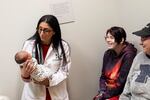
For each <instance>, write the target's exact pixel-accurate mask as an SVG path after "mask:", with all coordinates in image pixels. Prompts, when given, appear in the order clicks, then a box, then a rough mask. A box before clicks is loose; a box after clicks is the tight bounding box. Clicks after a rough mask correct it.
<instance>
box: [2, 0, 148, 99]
mask: <svg viewBox="0 0 150 100" xmlns="http://www.w3.org/2000/svg"><path fill="white" fill-rule="evenodd" d="M72 3H73V9H74V15H75V20H76V21H75V22H74V23H69V24H63V25H61V29H62V35H63V38H64V39H65V40H67V41H68V42H69V43H70V46H71V49H72V67H71V70H70V77H69V81H68V83H69V84H68V86H69V87H68V88H69V93H70V98H71V100H92V97H93V96H94V95H95V94H96V93H97V90H98V80H99V74H100V70H101V65H102V57H103V53H104V51H105V50H106V49H107V47H106V44H105V41H104V35H105V32H106V30H107V29H108V28H110V27H111V26H114V25H118V26H123V27H124V28H125V29H126V31H127V32H128V37H129V41H132V42H133V43H135V44H136V46H137V47H138V44H137V43H136V41H138V38H137V37H135V36H133V35H131V33H132V32H133V31H136V30H137V29H140V28H142V27H143V26H144V25H145V24H147V23H148V22H150V17H149V16H150V10H149V9H150V6H149V4H150V1H149V0H72ZM48 4H49V0H44V1H43V0H1V1H0V12H1V14H0V15H1V16H0V28H1V31H0V36H1V39H0V45H1V52H0V55H1V56H0V61H1V66H0V75H1V77H0V80H1V81H0V95H7V96H9V97H10V98H11V100H20V96H21V91H22V87H23V83H22V81H21V79H20V76H19V68H18V66H17V65H16V63H15V62H14V54H15V52H17V51H18V50H20V49H21V47H22V44H23V41H25V40H26V39H27V38H28V37H29V36H31V35H32V34H33V33H34V32H35V28H36V24H37V21H38V19H39V18H40V17H41V16H42V15H44V14H48V13H49V5H48ZM138 48H139V47H138Z"/></svg>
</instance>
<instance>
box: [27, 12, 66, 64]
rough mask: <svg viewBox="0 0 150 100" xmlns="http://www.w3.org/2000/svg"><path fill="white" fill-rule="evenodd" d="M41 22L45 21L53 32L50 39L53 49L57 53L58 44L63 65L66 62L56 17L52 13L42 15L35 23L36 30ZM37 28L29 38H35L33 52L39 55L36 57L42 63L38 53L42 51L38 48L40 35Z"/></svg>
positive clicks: (39, 46)
mask: <svg viewBox="0 0 150 100" xmlns="http://www.w3.org/2000/svg"><path fill="white" fill-rule="evenodd" d="M41 22H45V23H47V24H48V25H49V26H50V27H51V28H52V29H53V31H54V33H55V34H54V35H53V36H52V39H51V43H52V44H53V50H55V51H56V52H57V53H58V48H59V46H60V48H61V51H62V52H61V54H62V55H63V65H65V64H66V63H67V60H66V55H65V51H64V47H63V44H62V38H61V29H60V26H59V22H58V20H57V18H56V17H55V16H53V15H44V16H42V17H41V18H40V20H39V22H38V24H37V27H36V29H37V30H38V28H39V25H40V23H41ZM37 30H36V32H35V34H34V35H33V36H32V37H30V38H29V39H35V40H36V41H35V48H36V51H35V53H36V55H37V56H41V57H38V60H39V61H38V62H39V63H43V57H42V56H43V55H42V54H40V53H41V52H42V50H41V49H40V48H41V39H40V36H39V33H38V31H37ZM58 54H59V53H58Z"/></svg>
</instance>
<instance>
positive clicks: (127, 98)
mask: <svg viewBox="0 0 150 100" xmlns="http://www.w3.org/2000/svg"><path fill="white" fill-rule="evenodd" d="M119 100H150V56H148V55H146V54H145V53H144V52H140V53H139V54H138V55H137V56H136V57H135V59H134V61H133V63H132V67H131V70H130V72H129V75H128V78H127V81H126V85H125V87H124V91H123V93H122V94H121V96H120V99H119Z"/></svg>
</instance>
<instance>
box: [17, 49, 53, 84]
mask: <svg viewBox="0 0 150 100" xmlns="http://www.w3.org/2000/svg"><path fill="white" fill-rule="evenodd" d="M31 59H32V61H33V63H34V67H35V70H34V71H33V72H32V73H31V78H32V79H34V80H36V81H39V82H40V81H43V80H44V79H46V78H48V77H49V76H51V75H52V72H51V71H50V69H49V68H47V67H45V66H43V65H39V64H37V60H36V59H35V58H32V56H31V54H29V53H28V52H26V51H19V52H17V53H16V54H15V61H16V63H17V64H19V66H20V67H21V68H22V67H23V64H24V62H26V61H27V60H31Z"/></svg>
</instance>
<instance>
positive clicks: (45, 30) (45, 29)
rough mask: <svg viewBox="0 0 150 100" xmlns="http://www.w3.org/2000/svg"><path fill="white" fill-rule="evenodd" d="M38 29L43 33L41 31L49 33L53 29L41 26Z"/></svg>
mask: <svg viewBox="0 0 150 100" xmlns="http://www.w3.org/2000/svg"><path fill="white" fill-rule="evenodd" d="M37 31H38V33H41V32H43V33H49V32H51V31H52V30H50V29H48V28H43V29H42V28H39V29H37Z"/></svg>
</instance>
